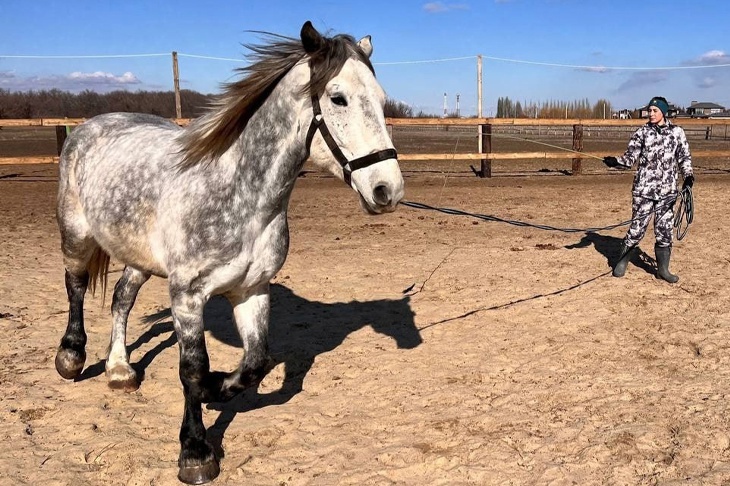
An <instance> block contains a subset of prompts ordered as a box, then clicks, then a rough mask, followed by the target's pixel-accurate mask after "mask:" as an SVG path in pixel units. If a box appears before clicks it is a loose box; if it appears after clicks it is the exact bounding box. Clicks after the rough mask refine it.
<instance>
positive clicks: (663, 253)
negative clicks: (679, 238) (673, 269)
mask: <svg viewBox="0 0 730 486" xmlns="http://www.w3.org/2000/svg"><path fill="white" fill-rule="evenodd" d="M654 253H655V254H656V278H661V279H663V280H666V281H667V282H669V283H677V281H679V277H678V276H676V275H674V274H671V273H669V259H670V257H671V256H672V247H671V246H656V245H654Z"/></svg>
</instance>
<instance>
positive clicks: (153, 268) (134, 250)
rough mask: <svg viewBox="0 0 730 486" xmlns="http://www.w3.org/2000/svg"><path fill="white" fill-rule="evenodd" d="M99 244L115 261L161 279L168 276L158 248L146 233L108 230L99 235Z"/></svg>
mask: <svg viewBox="0 0 730 486" xmlns="http://www.w3.org/2000/svg"><path fill="white" fill-rule="evenodd" d="M97 242H98V243H99V244H100V245H101V247H102V248H103V249H104V250H105V251H106V252H107V253H108V254H109V255H110V256H111V257H113V258H114V259H115V260H118V261H120V262H121V263H123V264H124V265H128V266H130V267H134V268H136V269H138V270H141V271H143V272H146V273H150V274H152V275H157V276H159V277H166V276H167V269H166V268H165V266H164V264H163V263H162V259H161V258H160V257H159V256H158V255H157V254H158V253H159V252H158V251H156V250H155V248H156V247H157V246H158V245H157V244H155V242H154V239H153V238H151V237H150V236H149V235H148V234H146V233H140V232H134V231H129V228H127V231H117V230H116V229H108V230H106V231H101V232H100V234H99V235H97Z"/></svg>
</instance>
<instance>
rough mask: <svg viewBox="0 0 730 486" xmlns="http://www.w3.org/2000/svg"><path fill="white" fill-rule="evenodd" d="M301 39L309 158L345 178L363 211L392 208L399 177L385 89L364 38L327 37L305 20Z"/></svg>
mask: <svg viewBox="0 0 730 486" xmlns="http://www.w3.org/2000/svg"><path fill="white" fill-rule="evenodd" d="M301 40H302V45H303V46H304V50H305V51H306V52H307V54H309V66H310V70H311V80H310V83H309V88H310V92H311V94H312V105H313V117H314V121H313V122H312V124H311V125H310V131H309V135H308V138H309V140H308V143H309V144H310V160H311V161H312V162H313V163H314V164H315V165H317V166H319V167H321V168H323V169H326V170H328V171H329V172H331V173H333V174H335V175H336V176H338V177H340V178H342V179H343V180H344V181H345V182H347V183H348V184H349V185H350V186H351V187H352V188H353V189H354V190H355V191H356V192H357V193H358V194H359V196H360V203H361V206H362V207H363V209H364V210H365V211H367V212H369V213H371V214H379V213H384V212H390V211H393V210H395V208H396V206H397V205H398V202H399V201H400V200H401V198H402V197H403V176H402V174H401V172H400V168H399V166H398V160H397V159H396V152H395V149H394V148H393V142H392V141H391V139H390V136H389V135H388V130H387V128H386V125H385V116H384V114H383V107H384V105H385V93H384V92H383V89H382V88H381V86H380V84H379V83H378V81H377V80H376V79H375V74H374V72H373V68H372V65H371V64H370V61H369V58H370V55H371V54H372V52H373V46H372V44H371V42H370V36H367V37H364V38H362V39H361V40H360V41H359V42H357V43H355V42H354V39H352V38H350V37H349V36H336V37H334V38H332V39H329V38H326V37H323V36H321V35H320V34H319V32H317V30H315V28H314V27H312V24H311V23H310V22H307V23H305V24H304V26H303V27H302V31H301ZM337 58H339V61H338V59H337ZM331 66H341V68H340V69H339V70H333V69H331ZM328 68H329V69H328Z"/></svg>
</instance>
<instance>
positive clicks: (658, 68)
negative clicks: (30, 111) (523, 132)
mask: <svg viewBox="0 0 730 486" xmlns="http://www.w3.org/2000/svg"><path fill="white" fill-rule="evenodd" d="M169 55H170V53H169V52H161V53H150V54H93V55H18V54H0V58H6V59H118V58H135V57H161V56H169ZM178 56H181V57H191V58H197V59H210V60H214V61H229V62H230V61H232V62H244V59H236V58H230V57H218V56H207V55H203V54H186V53H183V52H178ZM477 57H478V56H462V57H448V58H441V59H421V60H415V61H388V62H374V63H373V64H374V65H378V66H394V65H404V64H428V63H439V62H450V61H462V60H465V59H476V58H477ZM482 58H484V59H489V60H492V61H501V62H512V63H517V64H532V65H537V66H550V67H561V68H570V69H586V70H593V71H596V72H600V71H609V70H614V71H666V70H685V69H714V68H726V67H730V63H721V64H699V65H694V66H655V67H636V66H596V65H583V64H562V63H554V62H541V61H528V60H524V59H512V58H506V57H495V56H482Z"/></svg>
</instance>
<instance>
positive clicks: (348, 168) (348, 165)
mask: <svg viewBox="0 0 730 486" xmlns="http://www.w3.org/2000/svg"><path fill="white" fill-rule="evenodd" d="M312 111H313V118H312V123H310V124H309V130H308V131H307V157H309V150H310V147H311V146H312V139H313V138H314V133H315V132H316V131H317V130H319V132H320V133H321V134H322V138H324V141H325V142H326V143H327V146H328V147H329V148H330V151H331V152H332V155H334V156H335V159H337V162H339V163H340V165H341V166H342V173H343V175H344V177H345V182H346V183H347V185H348V186H350V185H352V184H351V181H352V173H353V172H355V171H356V170H357V169H362V168H364V167H368V166H371V165H373V164H377V163H378V162H382V161H383V160H388V159H395V158H397V157H398V153H397V152H396V151H395V149H385V150H380V151H378V152H374V153H372V154H368V155H364V156H362V157H358V158H356V159H355V160H347V157H345V154H343V153H342V150H341V149H340V147H339V146H338V145H337V142H335V139H334V138H332V134H331V133H330V131H329V128H327V124H326V123H325V122H324V117H323V116H322V110H321V108H320V107H319V98H317V96H316V95H312Z"/></svg>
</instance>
